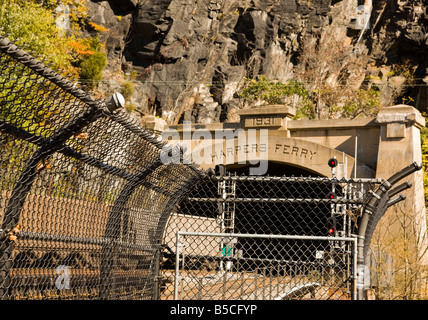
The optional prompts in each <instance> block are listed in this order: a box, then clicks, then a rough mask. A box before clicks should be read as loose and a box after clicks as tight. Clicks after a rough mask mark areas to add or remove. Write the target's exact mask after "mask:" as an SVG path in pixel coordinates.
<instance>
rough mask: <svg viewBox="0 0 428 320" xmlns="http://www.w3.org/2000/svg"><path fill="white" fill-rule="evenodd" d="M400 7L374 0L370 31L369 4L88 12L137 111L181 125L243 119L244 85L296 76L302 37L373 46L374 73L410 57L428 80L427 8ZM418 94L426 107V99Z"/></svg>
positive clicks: (287, 1)
mask: <svg viewBox="0 0 428 320" xmlns="http://www.w3.org/2000/svg"><path fill="white" fill-rule="evenodd" d="M392 2H394V3H393V4H391V1H384V2H382V1H380V2H376V3H373V9H372V10H370V13H369V14H368V17H369V19H370V20H369V22H370V24H369V26H368V28H361V26H360V25H359V24H358V21H359V20H358V19H359V18H360V17H361V12H360V11H361V10H360V11H359V10H358V8H361V6H362V5H364V3H359V2H358V1H351V0H342V1H340V0H339V1H337V0H336V1H334V0H315V1H309V0H219V1H215V0H109V1H96V0H92V1H88V7H89V15H90V17H91V20H92V21H93V22H94V23H97V24H100V25H102V26H104V27H106V28H108V29H109V31H108V32H104V33H102V34H99V35H98V36H99V37H100V39H101V40H102V42H103V43H105V44H106V49H107V54H108V66H107V69H106V71H105V78H106V79H114V78H115V77H117V75H118V74H124V75H125V78H122V84H123V79H127V80H126V81H130V82H131V83H132V85H133V87H134V89H135V90H133V91H132V94H130V95H129V96H128V97H127V100H128V101H129V103H131V104H132V105H133V108H135V111H136V112H137V113H138V114H140V115H141V116H143V115H146V114H149V115H156V116H159V117H161V118H163V119H164V120H165V121H166V122H167V123H171V124H172V123H178V122H181V121H183V120H189V121H192V122H195V123H211V122H219V121H220V122H227V121H235V120H236V116H235V111H236V110H237V109H239V108H242V107H243V106H242V101H241V100H240V99H239V98H238V97H237V95H236V93H237V91H238V90H239V88H240V87H241V86H242V85H243V82H244V78H245V77H247V78H251V77H255V76H257V75H260V74H263V75H266V76H267V77H268V78H269V79H272V80H279V81H283V82H284V81H287V80H288V79H292V78H293V70H294V67H295V65H296V64H297V63H298V59H299V55H300V53H301V52H300V50H301V44H302V41H303V38H304V37H305V36H306V35H310V34H316V33H318V32H320V31H321V30H323V29H326V28H335V30H336V29H337V36H338V37H340V38H341V39H342V40H343V41H344V42H346V43H351V44H355V45H359V46H361V45H363V46H365V48H367V51H368V52H369V55H370V57H371V59H372V61H371V63H370V65H368V69H367V70H368V71H367V72H368V73H371V74H373V73H379V72H384V73H385V70H383V71H381V67H382V66H388V65H392V64H397V63H402V60H403V59H404V58H405V59H407V60H408V61H410V63H411V64H412V66H415V67H416V69H417V70H416V73H415V74H416V75H417V77H418V78H421V79H422V78H424V77H425V76H426V69H427V67H428V66H427V65H426V61H425V60H426V59H424V55H425V57H426V53H427V52H426V48H427V42H428V40H427V35H426V33H425V31H424V30H425V29H424V25H426V23H427V14H426V7H425V6H423V4H422V0H420V1H416V0H414V1H403V2H395V1H392ZM365 5H370V3H366V4H365ZM360 20H361V19H360ZM407 60H406V61H407ZM386 70H389V69H388V67H386ZM104 86H105V87H104V88H101V89H104V90H106V91H108V90H117V89H120V86H121V84H120V83H119V82H115V81H111V82H109V83H108V85H104ZM422 91H423V90H422ZM412 94H416V96H418V95H419V99H420V101H419V103H420V105H423V103H424V102H423V100H424V97H425V99H426V92H422V93H420V92H418V93H415V92H413V93H412ZM421 98H422V99H421ZM421 101H422V102H421ZM421 103H422V104H421ZM425 105H426V101H425Z"/></svg>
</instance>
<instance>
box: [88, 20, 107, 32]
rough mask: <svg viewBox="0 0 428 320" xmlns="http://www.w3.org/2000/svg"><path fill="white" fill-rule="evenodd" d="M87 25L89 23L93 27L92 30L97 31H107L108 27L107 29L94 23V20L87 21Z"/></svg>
mask: <svg viewBox="0 0 428 320" xmlns="http://www.w3.org/2000/svg"><path fill="white" fill-rule="evenodd" d="M89 25H90V26H91V27H92V28H94V30H95V31H98V32H106V31H108V29H107V28H105V27H103V26H100V25H99V24H96V23H94V22H92V21H89Z"/></svg>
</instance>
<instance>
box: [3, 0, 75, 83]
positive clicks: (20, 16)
mask: <svg viewBox="0 0 428 320" xmlns="http://www.w3.org/2000/svg"><path fill="white" fill-rule="evenodd" d="M0 3H1V4H0V28H2V34H9V35H8V38H9V39H10V40H17V42H16V44H17V45H18V46H20V45H24V44H25V45H26V48H25V50H26V51H34V52H36V53H37V54H40V55H41V56H43V57H44V58H45V59H47V60H48V61H49V62H50V63H53V65H54V66H55V67H56V68H62V69H64V70H65V71H67V72H68V73H70V74H71V75H76V74H77V70H76V68H75V67H73V64H72V63H73V61H74V60H75V56H73V55H72V48H71V47H70V46H69V45H68V44H67V43H68V42H69V41H70V38H69V37H66V36H61V35H60V33H59V30H58V29H57V27H56V23H55V19H54V17H53V15H52V12H51V11H50V10H48V9H46V8H44V7H43V6H41V5H39V4H36V3H34V2H32V1H22V0H2V1H1V2H0Z"/></svg>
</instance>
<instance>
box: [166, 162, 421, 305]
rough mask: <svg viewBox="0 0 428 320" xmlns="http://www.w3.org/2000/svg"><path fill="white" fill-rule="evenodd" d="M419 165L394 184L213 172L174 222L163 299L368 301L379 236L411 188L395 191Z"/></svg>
mask: <svg viewBox="0 0 428 320" xmlns="http://www.w3.org/2000/svg"><path fill="white" fill-rule="evenodd" d="M420 169H421V165H420V164H419V163H412V164H411V165H409V166H407V167H405V168H403V169H402V170H400V171H398V172H397V173H395V174H394V175H392V176H391V177H390V178H389V179H388V180H384V179H352V178H347V179H345V178H342V179H338V178H336V177H335V176H334V174H333V178H325V177H286V176H245V175H242V176H238V175H231V174H230V173H228V174H225V172H224V171H223V172H222V171H221V170H220V171H219V173H222V174H218V173H217V174H214V172H212V173H211V174H210V175H208V176H207V177H206V178H205V179H202V180H200V181H199V182H198V183H197V184H196V185H194V187H193V189H192V190H191V191H190V193H189V196H188V197H186V198H185V199H184V200H183V201H182V202H181V203H180V204H179V206H178V207H177V210H176V211H175V212H174V213H172V214H171V215H170V217H169V221H168V224H167V226H166V228H165V232H164V237H163V244H162V253H161V255H160V257H161V259H160V273H159V279H160V281H159V283H160V290H159V298H160V299H174V298H175V299H231V298H232V299H291V298H293V299H295V298H299V299H300V298H310V299H359V300H360V299H365V290H366V289H368V287H369V285H370V278H369V274H368V273H369V272H368V267H367V253H368V246H369V244H370V240H371V237H372V235H373V231H374V229H375V227H376V225H377V222H378V221H379V220H380V219H381V217H382V216H383V215H384V214H385V212H386V210H387V208H388V207H390V206H392V205H394V204H396V203H398V202H400V201H402V200H404V199H405V196H403V195H402V194H399V193H400V192H402V191H404V190H405V189H408V188H410V187H411V184H410V183H409V182H404V183H402V184H400V185H398V186H395V187H394V185H395V184H397V183H398V182H399V181H400V180H402V179H403V178H405V177H407V176H409V175H410V174H412V173H413V172H415V171H417V170H420ZM332 171H333V173H334V170H332ZM184 239H185V241H184ZM256 288H257V289H256ZM307 293H310V294H309V295H308V294H307Z"/></svg>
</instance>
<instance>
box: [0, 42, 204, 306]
mask: <svg viewBox="0 0 428 320" xmlns="http://www.w3.org/2000/svg"><path fill="white" fill-rule="evenodd" d="M114 98H115V99H116V100H117V99H118V96H114ZM119 98H120V97H119ZM120 104H121V103H120V101H116V103H115V104H114V103H113V102H112V101H98V100H94V99H92V98H91V97H90V96H89V94H87V93H85V92H83V91H82V90H80V89H78V88H77V87H76V86H75V85H74V84H73V83H72V82H70V81H69V80H67V79H66V78H63V77H62V76H60V75H59V74H58V73H57V72H54V71H52V70H51V69H49V68H47V67H46V66H45V65H44V64H43V63H42V62H40V61H38V60H36V59H35V58H34V57H32V56H31V55H29V54H27V53H26V52H24V51H23V50H22V49H21V48H17V47H16V46H15V45H14V44H13V43H11V42H9V41H8V39H7V38H4V37H0V146H1V150H2V152H1V153H0V176H1V180H0V223H1V227H0V229H1V230H0V298H2V299H153V298H156V297H155V294H156V293H157V290H155V289H156V288H157V283H156V277H155V275H156V273H157V266H158V260H159V256H158V252H159V246H160V244H161V237H162V233H163V228H164V226H165V224H166V220H167V218H168V216H169V214H170V211H171V210H172V208H173V207H174V205H175V204H176V202H177V201H179V199H180V198H181V197H182V196H183V195H184V194H185V192H186V191H187V190H188V189H189V185H191V184H193V183H194V181H197V180H198V179H199V178H200V176H201V172H200V171H199V170H198V169H196V168H195V167H194V166H193V165H183V164H172V163H170V164H163V163H162V162H161V161H160V153H161V151H162V146H163V144H162V143H161V142H160V141H159V140H158V139H157V138H156V137H155V136H154V135H153V134H152V133H150V132H147V131H145V130H143V129H142V127H140V125H139V124H138V123H137V122H136V121H133V120H132V119H131V118H129V117H128V115H127V114H126V113H125V111H123V108H122V109H120V108H119V109H117V110H114V109H115V108H118V107H120Z"/></svg>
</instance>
